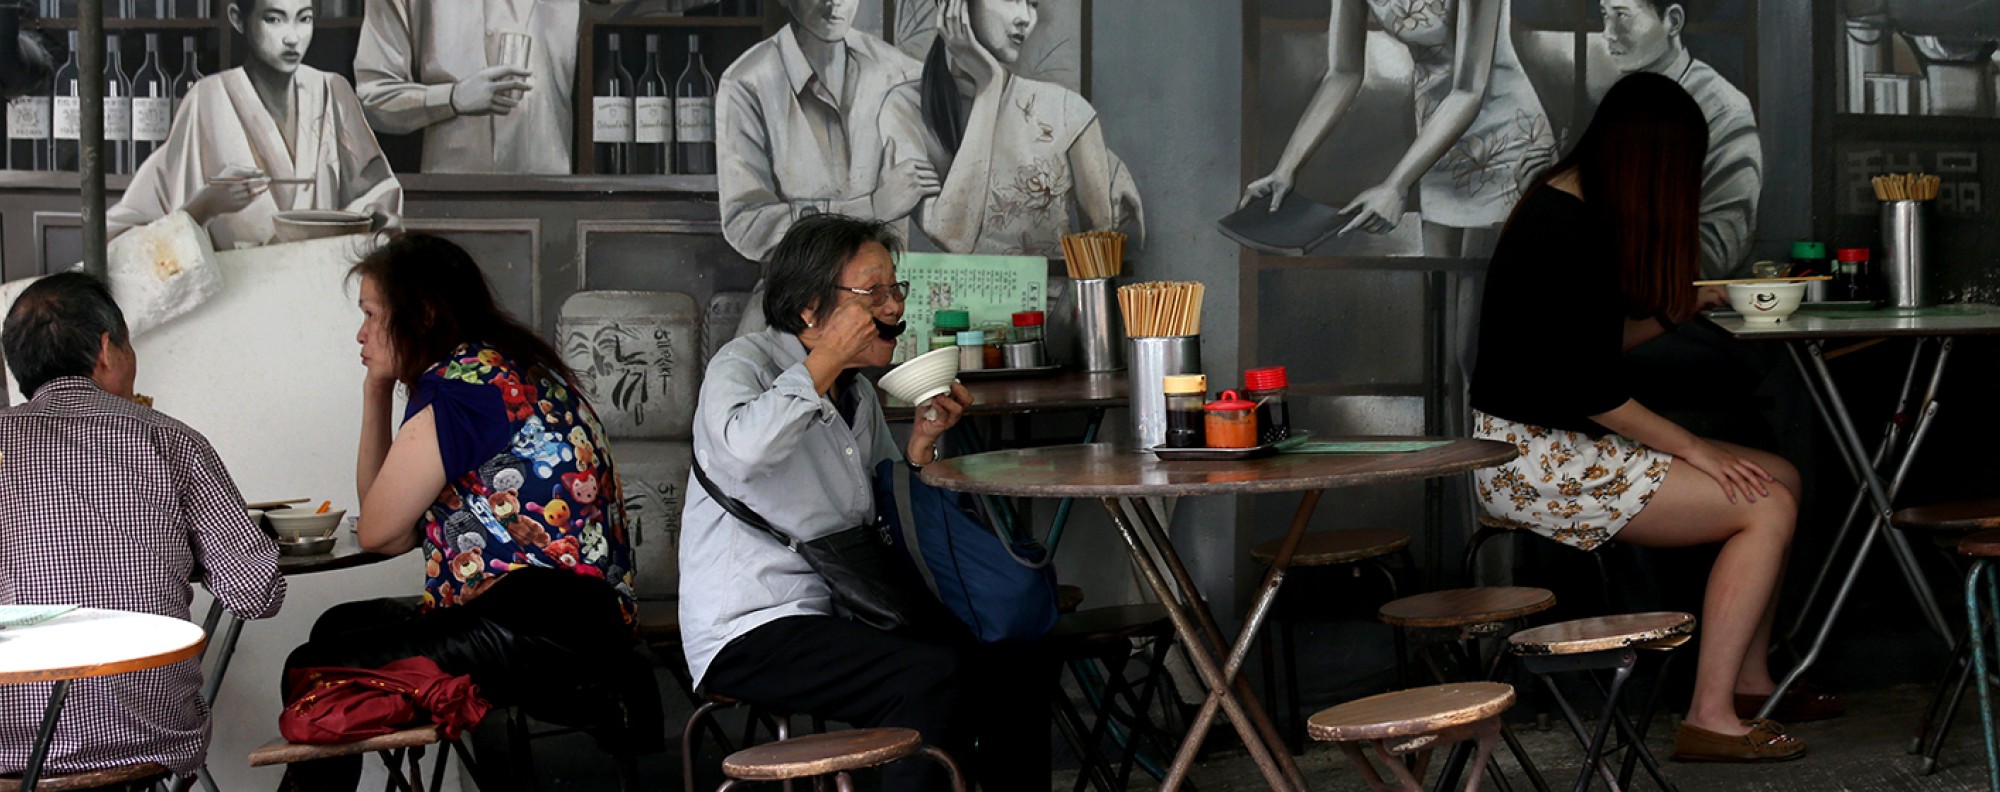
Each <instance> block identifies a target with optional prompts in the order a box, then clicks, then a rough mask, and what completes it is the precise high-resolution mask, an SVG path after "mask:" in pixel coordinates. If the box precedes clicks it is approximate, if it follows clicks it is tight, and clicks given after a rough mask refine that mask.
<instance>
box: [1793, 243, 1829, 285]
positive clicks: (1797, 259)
mask: <svg viewBox="0 0 2000 792" xmlns="http://www.w3.org/2000/svg"><path fill="white" fill-rule="evenodd" d="M1831 269H1832V267H1831V266H1829V264H1828V262H1827V259H1826V245H1825V244H1824V243H1820V242H1793V243H1792V272H1791V277H1794V278H1798V277H1804V276H1807V275H1832V274H1833V273H1832V272H1831Z"/></svg>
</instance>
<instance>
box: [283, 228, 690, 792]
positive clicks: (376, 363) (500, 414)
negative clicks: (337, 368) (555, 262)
mask: <svg viewBox="0 0 2000 792" xmlns="http://www.w3.org/2000/svg"><path fill="white" fill-rule="evenodd" d="M353 274H354V275H356V276H358V277H359V281H360V303H361V312H362V314H363V315H364V320H363V322H362V326H361V330H360V332H359V333H358V334H357V336H356V340H357V341H358V342H360V344H361V362H362V364H363V365H364V366H365V367H366V368H367V370H368V373H367V378H366V381H365V384H364V385H363V390H362V422H361V443H360V454H359V460H358V462H357V463H356V466H355V483H356V487H357V489H359V491H360V501H361V521H360V522H361V524H360V528H359V532H360V543H361V547H362V548H363V549H365V550H368V551H370V552H375V553H382V554H385V555H397V554H401V553H404V552H407V551H409V550H412V549H418V548H421V549H422V551H423V553H424V556H425V558H424V575H425V577H424V592H423V595H422V597H421V598H419V597H402V598H388V599H377V600H368V601H362V602H350V603H345V604H341V605H337V606H334V607H333V608H331V609H329V610H328V611H327V612H326V613H325V614H324V615H322V616H321V617H320V619H319V621H318V622H316V623H315V624H314V625H313V631H312V640H311V641H309V642H308V643H306V644H305V645H303V646H300V647H299V648H298V649H296V650H294V651H293V652H292V655H291V657H290V658H288V659H287V660H286V663H285V667H286V669H287V677H288V678H290V677H293V676H294V674H293V673H292V672H293V671H294V670H296V669H303V668H314V667H323V666H336V667H349V668H376V667H380V666H382V665H385V664H387V663H390V662H393V661H396V660H401V659H404V658H408V657H412V656H417V655H422V656H425V657H429V658H430V659H432V660H434V661H436V662H437V664H438V667H439V668H441V669H443V670H444V671H445V672H446V673H448V674H452V675H461V674H463V675H470V676H471V677H472V681H473V683H474V684H475V685H477V686H478V692H479V695H480V696H481V697H483V698H485V699H487V700H488V701H490V702H492V703H493V704H495V705H498V706H501V707H506V706H520V707H522V708H523V709H524V710H525V711H526V712H527V713H528V714H529V715H531V716H533V717H535V718H537V719H540V720H546V721H550V722H554V723H559V724H566V725H583V726H593V727H596V730H597V731H598V736H599V737H600V738H601V739H608V740H612V741H614V742H613V744H617V743H618V742H624V741H630V740H636V741H638V742H639V743H640V744H651V743H653V742H655V741H657V740H658V739H659V736H660V735H659V730H660V721H659V712H658V709H657V707H658V700H659V697H658V692H657V690H656V689H655V687H654V683H653V681H652V675H651V671H650V669H649V668H648V667H647V666H646V664H645V662H644V661H643V660H638V659H637V655H635V654H634V653H633V652H632V649H631V647H632V645H633V644H634V632H633V624H634V623H635V619H634V614H633V602H632V577H633V571H634V570H633V566H632V550H631V545H630V543H629V541H628V536H627V534H626V531H625V512H624V508H623V501H622V499H621V498H620V497H619V487H618V476H617V473H616V468H615V466H614V464H613V463H612V459H611V453H610V450H609V449H608V448H606V447H605V442H604V441H605V438H604V429H603V427H602V426H601V425H600V424H599V423H598V419H597V413H596V412H595V411H593V410H592V409H591V407H590V404H589V403H588V402H587V401H586V400H585V399H584V397H583V394H582V393H581V392H579V391H577V390H576V388H575V387H573V386H572V385H571V383H572V382H574V377H573V376H572V374H571V372H570V370H569V368H568V366H566V365H564V364H563V362H562V359H561V358H560V357H559V356H558V355H557V353H556V351H555V349H554V348H552V347H551V346H550V345H549V344H548V343H547V342H546V341H543V340H542V339H541V337H540V336H538V335H536V333H535V332H534V331H533V330H532V329H530V328H528V327H527V326H526V325H524V324H522V323H520V322H519V321H517V320H515V319H513V318H512V317H510V316H508V315H507V314H506V313H505V312H503V311H501V310H500V309H499V307H498V306H497V305H495V304H494V301H493V296H492V292H491V290H490V289H489V288H488V287H487V285H486V280H485V278H484V277H483V276H482V275H481V274H480V271H479V266H478V265H477V264H476V263H474V262H473V260H472V258H471V256H469V255H467V254H466V252H465V251H464V250H463V249H461V248H459V247H458V246H457V245H454V244H452V243H451V242H448V241H446V240H444V239H442V238H439V237H435V236H430V235H426V234H414V233H412V234H402V235H400V236H396V237H393V238H390V239H389V240H387V241H385V242H384V243H383V244H381V245H380V246H379V247H377V248H376V249H375V250H374V251H373V252H371V253H370V254H369V255H368V256H367V257H366V258H364V259H363V260H362V261H361V263H359V264H356V265H355V266H354V269H353ZM398 386H401V387H403V388H404V389H406V391H407V393H408V394H409V400H408V405H407V407H406V408H405V410H404V412H403V416H402V421H401V426H400V428H399V429H397V430H396V431H395V434H394V438H393V440H392V438H391V429H390V427H391V419H392V409H393V402H394V396H395V392H396V389H397V387H398ZM551 669H563V671H559V672H553V673H552V672H551ZM300 676H303V675H300ZM289 684H290V683H289V682H288V685H289ZM301 692H302V691H296V690H290V689H288V690H287V691H286V696H287V700H288V701H289V700H291V699H292V698H295V697H296V696H298V695H299V694H300V693H301ZM478 735H479V732H475V739H478ZM627 744H629V743H627ZM497 750H502V751H504V748H497ZM308 764H310V765H313V766H311V767H303V766H301V765H294V766H293V768H294V769H295V770H297V772H288V773H287V778H288V780H289V781H288V787H287V788H295V789H342V790H352V789H354V788H355V784H356V780H357V779H358V774H359V772H360V762H359V757H350V758H346V759H333V760H324V761H318V762H312V763H308ZM502 780H503V779H485V780H482V781H481V785H482V786H487V785H488V784H489V783H499V782H501V781H502Z"/></svg>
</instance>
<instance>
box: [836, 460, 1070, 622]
mask: <svg viewBox="0 0 2000 792" xmlns="http://www.w3.org/2000/svg"><path fill="white" fill-rule="evenodd" d="M875 502H876V504H877V512H876V513H878V514H881V515H883V517H884V518H886V519H887V520H888V522H889V525H890V526H891V528H892V529H893V530H892V531H891V533H890V535H891V536H893V537H896V538H897V539H899V540H902V541H904V542H905V548H904V549H905V550H906V551H908V550H910V548H909V547H908V543H909V542H914V543H915V544H916V548H915V555H916V556H917V557H919V558H921V559H922V560H923V564H922V567H923V571H924V572H926V573H927V574H925V576H924V577H925V578H926V579H928V580H929V581H930V583H931V585H932V588H933V589H934V590H935V591H936V592H937V595H938V599H939V600H941V601H943V602H944V604H945V607H946V608H948V609H950V610H951V612H952V614H953V615H955V616H957V617H958V620H959V621H960V622H963V623H964V624H965V626H966V628H967V629H969V630H971V631H972V634H973V635H974V636H975V637H977V638H978V639H979V640H980V641H982V642H985V643H998V642H1002V641H1031V640H1034V639H1037V638H1040V637H1042V636H1043V635H1046V634H1047V633H1048V631H1049V628H1051V627H1054V626H1055V623H1056V571H1055V567H1054V565H1052V564H1051V563H1050V562H1051V561H1052V560H1053V559H1052V558H1050V554H1049V552H1048V550H1047V548H1045V547H1043V546H1042V543H1040V542H1037V541H1010V540H1008V539H1006V538H1004V537H1003V536H1002V535H1001V534H1000V532H999V531H998V530H996V529H994V528H990V527H988V526H989V525H990V524H991V523H990V522H989V521H987V520H986V519H984V518H983V517H982V516H981V514H980V512H979V509H978V508H977V504H978V500H977V499H975V498H973V497H972V496H971V495H967V494H965V493H962V492H953V491H951V490H943V489H938V488H936V487H932V486H930V485H928V484H925V483H924V482H923V481H922V480H921V479H919V478H918V477H917V475H916V474H915V473H914V472H912V471H911V470H910V469H909V467H908V466H906V465H903V464H901V463H898V462H895V461H891V460H883V461H882V462H881V463H879V464H878V465H877V466H876V468H875ZM899 503H900V504H906V505H903V506H902V507H901V508H898V506H899ZM902 515H907V516H908V519H909V526H908V528H905V527H904V523H903V519H902Z"/></svg>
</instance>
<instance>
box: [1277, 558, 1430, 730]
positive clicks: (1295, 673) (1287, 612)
mask: <svg viewBox="0 0 2000 792" xmlns="http://www.w3.org/2000/svg"><path fill="white" fill-rule="evenodd" d="M1284 543H1285V540H1284V539H1283V538H1282V537H1280V538H1277V539H1272V540H1271V541H1268V542H1264V543H1263V544H1259V545H1257V546H1256V547H1254V548H1251V550H1250V557H1251V558H1253V559H1256V560H1257V563H1259V564H1263V565H1265V566H1270V565H1271V563H1272V562H1273V561H1276V560H1277V558H1278V551H1279V549H1280V548H1281V547H1282V546H1283V545H1284ZM1409 546H1410V535H1409V533H1408V532H1405V531H1398V530H1393V529H1388V528H1358V529H1354V530H1345V531H1311V532H1308V533H1305V534H1301V535H1300V536H1299V543H1298V546H1297V547H1295V548H1293V550H1292V558H1291V562H1290V563H1289V564H1288V565H1287V568H1289V569H1297V568H1302V567H1304V568H1325V567H1349V568H1352V569H1353V570H1354V574H1355V576H1356V577H1359V576H1360V575H1361V569H1362V567H1364V566H1366V567H1369V568H1372V569H1374V570H1375V571H1376V572H1377V573H1380V574H1381V576H1382V579H1383V581H1385V582H1386V583H1388V585H1389V598H1390V599H1395V598H1396V595H1397V592H1396V577H1395V575H1393V574H1390V571H1389V567H1388V566H1386V565H1384V564H1383V563H1382V560H1383V559H1385V558H1388V557H1389V556H1392V555H1395V554H1397V553H1401V552H1403V551H1404V548H1407V547H1409ZM1284 591H1285V590H1283V589H1281V590H1280V591H1279V595H1280V596H1281V597H1282V596H1284ZM1273 616H1274V618H1272V619H1271V628H1272V630H1273V632H1272V634H1271V636H1269V637H1267V639H1266V640H1265V641H1263V646H1262V649H1261V651H1260V656H1261V660H1262V662H1263V666H1264V679H1265V682H1264V708H1265V709H1266V710H1268V711H1271V712H1278V711H1279V709H1278V703H1277V701H1276V700H1275V698H1276V696H1277V692H1278V683H1277V678H1278V677H1277V668H1276V663H1275V661H1274V659H1273V656H1274V655H1275V654H1278V653H1282V654H1283V655H1284V663H1285V685H1284V688H1285V708H1284V710H1283V712H1284V714H1285V731H1284V734H1285V742H1286V744H1287V745H1289V746H1290V747H1291V749H1292V753H1295V754H1296V753H1301V752H1302V751H1303V750H1304V748H1305V744H1304V739H1303V735H1304V733H1305V728H1304V727H1303V726H1302V724H1301V723H1300V720H1301V718H1300V713H1299V658H1298V643H1297V642H1296V641H1294V640H1293V624H1294V622H1295V621H1296V620H1295V619H1294V618H1293V614H1292V608H1289V607H1284V606H1282V605H1281V606H1280V607H1278V608H1277V610H1276V612H1275V613H1274V614H1273ZM1280 642H1282V643H1283V644H1284V646H1283V647H1282V649H1280V648H1279V647H1278V646H1277V644H1278V643H1280ZM1397 659H1398V661H1400V660H1401V659H1402V658H1401V657H1400V656H1398V658H1397Z"/></svg>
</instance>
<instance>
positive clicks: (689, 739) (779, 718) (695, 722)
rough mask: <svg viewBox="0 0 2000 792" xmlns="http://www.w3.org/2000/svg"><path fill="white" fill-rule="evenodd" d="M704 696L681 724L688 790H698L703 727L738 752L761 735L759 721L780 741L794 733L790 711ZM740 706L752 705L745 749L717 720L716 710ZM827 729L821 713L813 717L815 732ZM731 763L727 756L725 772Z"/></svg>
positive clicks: (683, 778)
mask: <svg viewBox="0 0 2000 792" xmlns="http://www.w3.org/2000/svg"><path fill="white" fill-rule="evenodd" d="M701 695H702V705H701V706H699V707H696V708H695V710H694V712H693V713H692V714H690V715H688V719H687V725H686V726H683V727H681V788H682V789H683V790H684V792H695V783H694V766H695V763H696V759H697V758H698V757H700V755H701V754H700V751H701V736H700V735H701V731H702V729H703V728H706V729H708V730H709V731H710V732H711V733H713V734H714V735H715V736H716V742H718V743H720V744H721V745H722V746H723V748H725V749H730V750H734V751H735V753H742V752H743V750H744V749H747V748H748V747H749V746H750V744H751V742H752V741H754V740H755V739H756V738H757V724H759V723H762V724H764V728H766V729H768V730H769V731H770V732H771V737H772V739H775V740H778V741H779V742H783V741H785V740H788V739H790V738H791V736H792V715H791V713H789V712H771V711H769V710H766V709H764V708H762V707H758V706H757V705H754V704H750V703H748V702H743V701H738V700H736V699H733V698H730V697H728V696H719V695H716V694H714V693H704V694H701ZM736 707H748V708H749V712H748V713H746V717H745V718H744V720H743V741H742V742H741V743H740V744H741V745H742V746H744V749H738V748H736V746H733V745H731V744H730V743H729V738H728V737H727V736H725V735H724V734H723V733H722V724H720V723H717V722H716V720H715V714H716V713H718V712H721V711H723V710H726V709H734V708H736ZM825 729H826V724H825V723H823V722H822V721H821V720H820V719H819V716H817V715H815V716H813V731H815V732H818V731H824V730H825ZM734 755H735V754H734V753H732V754H731V756H734ZM727 762H728V760H727V759H726V758H725V759H724V773H725V774H727V771H728V767H727ZM787 786H788V787H789V785H787Z"/></svg>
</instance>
